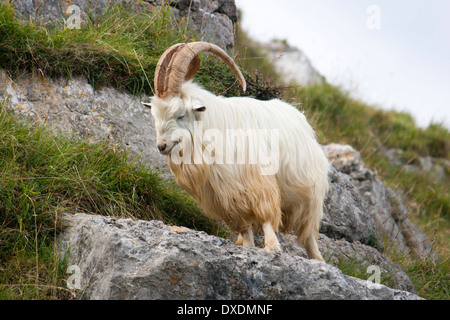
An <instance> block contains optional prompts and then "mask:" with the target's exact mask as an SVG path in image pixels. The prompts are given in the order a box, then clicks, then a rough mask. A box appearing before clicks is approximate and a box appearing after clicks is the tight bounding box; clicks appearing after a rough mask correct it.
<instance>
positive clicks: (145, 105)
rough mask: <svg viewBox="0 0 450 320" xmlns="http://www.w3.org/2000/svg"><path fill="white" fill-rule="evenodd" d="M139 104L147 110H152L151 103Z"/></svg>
mask: <svg viewBox="0 0 450 320" xmlns="http://www.w3.org/2000/svg"><path fill="white" fill-rule="evenodd" d="M141 103H142V105H143V106H144V107H147V108H149V109H151V108H152V104H151V103H146V102H141Z"/></svg>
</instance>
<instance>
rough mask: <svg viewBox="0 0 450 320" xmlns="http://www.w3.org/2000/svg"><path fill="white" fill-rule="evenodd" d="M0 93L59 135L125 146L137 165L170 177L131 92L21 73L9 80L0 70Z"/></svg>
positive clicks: (147, 117) (146, 118) (148, 122)
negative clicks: (145, 164) (21, 74)
mask: <svg viewBox="0 0 450 320" xmlns="http://www.w3.org/2000/svg"><path fill="white" fill-rule="evenodd" d="M0 96H2V97H3V98H5V99H7V100H8V103H7V105H6V106H7V107H8V108H10V109H11V110H13V111H14V112H16V113H18V114H21V115H24V116H26V117H29V118H31V119H33V120H34V121H36V122H38V123H41V124H44V123H45V124H47V125H48V126H49V127H50V128H52V129H53V130H54V131H55V132H57V133H62V132H63V133H64V134H68V135H72V136H73V137H75V138H77V139H80V138H87V139H90V140H91V141H93V142H96V141H100V140H107V141H110V142H111V143H113V144H116V145H117V146H118V147H119V148H122V149H124V148H126V149H127V150H128V152H129V153H130V154H131V155H132V157H135V158H136V157H137V158H138V159H137V161H138V162H139V163H147V164H150V165H151V166H152V168H153V169H155V170H162V174H163V175H165V176H166V177H169V176H170V174H169V173H168V167H167V160H166V159H165V157H163V156H162V155H161V154H159V153H158V152H155V146H156V137H155V132H154V121H153V118H152V116H151V114H150V110H149V109H147V108H145V107H143V106H142V104H141V103H140V100H139V99H138V98H137V97H135V96H133V95H130V94H127V93H124V92H119V91H117V90H115V89H112V88H105V87H104V88H101V89H98V90H95V91H94V89H93V88H92V86H91V85H90V84H89V83H88V82H87V80H86V79H85V78H81V77H79V78H74V79H72V80H68V79H59V80H52V79H47V78H42V77H40V76H30V75H25V76H23V77H21V78H17V79H15V80H12V79H11V78H10V77H9V76H8V75H7V74H6V73H5V72H3V71H1V70H0ZM141 99H142V100H143V101H148V99H149V98H148V97H142V98H141Z"/></svg>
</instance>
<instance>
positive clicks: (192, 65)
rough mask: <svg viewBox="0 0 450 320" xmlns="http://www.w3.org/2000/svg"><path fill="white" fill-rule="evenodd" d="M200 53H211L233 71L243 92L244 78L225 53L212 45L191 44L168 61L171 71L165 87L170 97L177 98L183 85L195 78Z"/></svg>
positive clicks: (202, 43)
mask: <svg viewBox="0 0 450 320" xmlns="http://www.w3.org/2000/svg"><path fill="white" fill-rule="evenodd" d="M168 50H170V48H169V49H168ZM202 52H212V53H214V54H216V55H218V56H219V57H220V58H221V59H222V60H223V61H224V62H225V63H226V64H227V66H228V67H230V68H231V70H233V72H234V73H235V75H236V77H237V78H238V80H239V82H240V84H241V86H242V89H243V90H244V92H245V90H246V88H247V84H246V82H245V79H244V76H243V75H242V73H241V71H240V70H239V68H238V66H237V65H236V63H235V62H234V60H233V59H232V58H231V57H230V56H229V55H228V54H227V53H226V52H225V51H223V50H222V49H221V48H220V47H218V46H216V45H214V44H212V43H207V42H192V43H188V44H185V45H184V46H183V47H181V49H180V50H179V51H178V52H176V55H175V56H173V55H172V56H173V58H172V59H171V61H170V69H171V70H170V72H169V73H168V74H167V75H166V77H167V79H166V80H168V82H167V86H166V87H165V88H167V89H166V90H168V92H169V93H170V94H171V95H173V96H179V95H180V94H181V86H182V85H183V83H184V82H185V81H186V80H190V79H192V78H193V77H194V76H195V74H196V73H197V71H198V68H199V67H200V58H199V57H198V55H199V54H200V53H202Z"/></svg>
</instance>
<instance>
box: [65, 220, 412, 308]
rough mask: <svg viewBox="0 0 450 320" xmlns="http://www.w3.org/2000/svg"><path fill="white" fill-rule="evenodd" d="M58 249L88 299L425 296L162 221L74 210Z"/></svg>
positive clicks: (83, 296)
mask: <svg viewBox="0 0 450 320" xmlns="http://www.w3.org/2000/svg"><path fill="white" fill-rule="evenodd" d="M66 223H68V224H70V225H71V226H70V227H68V228H67V229H66V231H65V232H64V233H63V234H62V235H61V238H60V242H59V251H60V252H61V253H62V254H66V255H67V256H66V257H65V258H66V259H67V261H68V264H69V265H73V266H75V267H77V268H79V269H78V270H79V273H78V276H79V278H78V279H76V280H78V282H76V284H77V285H78V286H79V287H78V288H79V290H77V294H78V298H83V299H126V300H134V299H199V300H204V299H246V300H247V299H266V300H268V299H282V300H285V299H383V300H388V299H389V300H392V299H394V300H406V299H408V300H409V299H420V298H419V297H418V296H416V295H414V294H412V293H409V292H406V291H399V290H394V289H390V288H388V287H386V286H383V285H380V284H375V283H372V282H369V281H364V280H360V279H356V278H352V277H348V276H345V275H343V274H342V272H341V271H340V270H339V269H337V268H335V267H333V266H331V265H328V264H325V263H322V262H318V261H315V260H307V259H305V258H302V257H298V256H294V255H290V254H286V253H267V252H266V251H264V250H263V249H258V248H249V247H241V246H236V245H234V244H233V243H232V242H230V241H228V240H225V239H222V238H218V237H215V236H210V235H207V234H206V233H204V232H198V231H193V230H189V229H186V228H181V227H174V226H166V225H163V223H162V222H160V221H133V220H131V219H116V218H110V217H100V216H89V215H83V214H80V215H75V216H70V217H67V220H66Z"/></svg>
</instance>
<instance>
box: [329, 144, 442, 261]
mask: <svg viewBox="0 0 450 320" xmlns="http://www.w3.org/2000/svg"><path fill="white" fill-rule="evenodd" d="M323 150H324V152H325V154H326V156H327V157H328V159H329V161H330V162H331V164H332V165H333V167H334V168H335V169H336V170H338V171H340V172H341V173H343V174H345V176H346V177H347V178H348V179H349V180H350V181H351V184H352V185H354V186H355V187H356V188H357V190H358V191H359V194H360V196H361V198H362V199H363V204H359V202H358V201H357V202H358V206H359V207H361V208H363V209H362V210H363V211H364V210H366V213H369V214H370V215H371V216H372V217H373V220H374V221H375V224H374V225H372V226H375V228H376V232H375V233H374V237H375V238H374V240H375V239H376V240H377V241H375V243H377V244H380V242H379V241H378V239H379V236H381V237H385V238H386V239H387V240H388V241H389V242H390V243H391V244H394V247H395V248H396V249H397V250H398V251H399V252H403V253H405V254H413V255H414V256H415V257H419V258H428V257H432V258H434V259H437V256H436V254H435V253H434V251H433V248H432V245H431V242H430V240H429V239H428V238H427V237H426V236H425V235H424V234H423V233H422V232H421V231H420V230H419V228H418V227H417V226H416V225H414V224H413V223H412V222H411V221H410V220H409V218H408V211H407V210H406V208H405V206H404V205H403V202H402V200H401V197H400V195H399V194H398V193H397V192H395V191H394V190H392V189H390V188H388V187H386V186H385V185H384V184H383V183H382V182H381V181H380V180H379V179H378V178H377V177H376V174H375V173H374V172H373V171H371V170H369V169H368V168H367V166H366V165H365V164H364V162H363V161H362V159H361V155H360V154H359V152H358V151H356V150H355V149H353V148H352V147H351V146H348V145H344V146H343V145H337V144H330V145H327V146H324V147H323ZM334 176H335V173H332V174H331V178H332V189H331V195H329V197H330V196H331V197H332V196H333V177H334ZM339 185H340V184H339ZM349 189H350V188H349V187H345V190H349ZM353 196H354V195H353ZM338 199H339V196H336V197H335V199H334V200H331V201H330V203H331V204H335V202H336V201H338ZM342 199H343V200H342V201H346V200H347V199H348V197H343V198H342ZM356 199H357V197H356ZM338 202H339V201H338ZM364 207H365V208H367V209H364ZM332 216H333V217H334V214H333V215H332ZM361 242H363V241H361ZM363 243H366V242H363Z"/></svg>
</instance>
